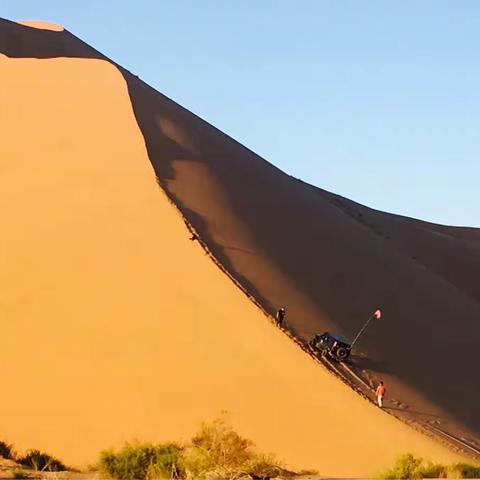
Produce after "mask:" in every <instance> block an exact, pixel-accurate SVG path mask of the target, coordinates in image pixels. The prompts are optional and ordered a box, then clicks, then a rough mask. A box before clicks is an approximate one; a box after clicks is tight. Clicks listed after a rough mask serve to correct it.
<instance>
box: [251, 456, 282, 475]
mask: <svg viewBox="0 0 480 480" xmlns="http://www.w3.org/2000/svg"><path fill="white" fill-rule="evenodd" d="M244 470H245V472H246V473H247V474H248V475H249V476H250V477H252V478H255V479H260V480H266V479H268V478H276V477H280V476H284V475H285V474H288V473H289V472H287V471H286V470H285V469H284V468H283V467H282V466H281V465H280V464H279V462H278V461H277V460H276V459H275V457H274V456H273V455H264V454H255V455H254V456H253V458H251V459H250V460H249V461H248V462H247V463H246V465H245V467H244Z"/></svg>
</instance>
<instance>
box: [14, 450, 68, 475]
mask: <svg viewBox="0 0 480 480" xmlns="http://www.w3.org/2000/svg"><path fill="white" fill-rule="evenodd" d="M16 461H17V462H18V463H20V464H21V465H23V466H25V467H28V468H33V469H34V470H39V471H48V472H60V471H64V470H67V467H66V466H65V465H64V464H63V463H62V462H61V461H60V460H58V459H57V458H55V457H52V456H51V455H49V454H48V453H44V452H41V451H40V450H28V451H27V453H26V454H25V455H23V456H20V457H18V458H17V459H16Z"/></svg>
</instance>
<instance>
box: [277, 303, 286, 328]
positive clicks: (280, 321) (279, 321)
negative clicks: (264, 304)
mask: <svg viewBox="0 0 480 480" xmlns="http://www.w3.org/2000/svg"><path fill="white" fill-rule="evenodd" d="M284 319H285V308H283V307H282V308H280V309H279V310H278V311H277V324H278V326H279V327H281V326H282V325H283V320H284Z"/></svg>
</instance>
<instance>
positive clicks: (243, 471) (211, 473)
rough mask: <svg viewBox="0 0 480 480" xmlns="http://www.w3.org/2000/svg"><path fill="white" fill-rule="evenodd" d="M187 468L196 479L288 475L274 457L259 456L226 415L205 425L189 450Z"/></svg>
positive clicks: (186, 459)
mask: <svg viewBox="0 0 480 480" xmlns="http://www.w3.org/2000/svg"><path fill="white" fill-rule="evenodd" d="M183 466H184V470H185V474H186V476H187V477H188V478H192V479H197V478H199V479H201V478H224V479H236V478H241V477H250V478H258V479H267V478H272V477H277V476H279V475H280V474H281V473H283V472H286V470H284V469H283V468H282V466H281V465H280V463H279V462H278V461H277V460H276V459H275V458H274V457H273V456H272V455H263V454H258V453H257V452H256V451H255V450H254V444H253V442H252V441H250V440H248V439H246V438H243V437H242V436H240V435H239V434H238V433H237V432H235V430H233V428H232V427H231V425H230V424H229V423H228V422H227V420H226V417H225V415H222V416H221V417H219V418H217V419H215V420H214V421H213V422H210V423H203V424H202V426H201V428H200V431H199V432H198V433H197V434H196V435H195V436H194V437H193V438H192V440H191V443H190V445H188V447H187V448H186V449H185V452H184V457H183Z"/></svg>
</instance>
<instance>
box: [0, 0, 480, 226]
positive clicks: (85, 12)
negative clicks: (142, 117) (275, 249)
mask: <svg viewBox="0 0 480 480" xmlns="http://www.w3.org/2000/svg"><path fill="white" fill-rule="evenodd" d="M0 16H2V17H6V18H9V19H12V20H17V19H42V20H48V21H52V22H57V23H61V24H63V25H64V26H65V27H66V28H67V29H68V30H70V31H71V32H73V33H74V34H76V35H77V36H79V37H80V38H82V39H83V40H84V41H86V42H87V43H89V44H91V45H92V46H94V47H95V48H96V49H98V50H100V51H102V52H103V53H105V54H106V55H107V56H109V57H110V58H112V59H113V60H115V61H117V62H118V63H120V64H122V65H123V66H124V67H126V68H127V69H129V70H130V71H132V72H134V73H136V74H137V75H139V76H140V77H141V78H142V79H143V80H145V81H146V82H147V83H149V84H150V85H152V86H153V87H155V88H156V89H157V90H159V91H161V92H162V93H164V94H165V95H167V96H169V97H171V98H173V99H174V100H176V101H177V102H179V103H180V104H182V105H183V106H185V107H186V108H188V109H189V110H192V111H193V112H195V113H196V114H198V115H200V116H201V117H202V118H204V119H205V120H207V121H209V122H210V123H213V124H214V125H215V126H216V127H218V128H219V129H220V130H222V131H224V132H226V133H228V134H229V135H231V136H232V137H234V138H235V139H237V140H238V141H240V142H241V143H243V144H244V145H246V146H247V147H249V148H250V149H252V150H254V151H255V152H257V153H258V154H260V155H261V156H263V157H264V158H266V159H267V160H268V161H270V162H271V163H273V164H275V165H277V166H278V167H280V168H281V169H282V170H284V171H286V172H287V173H289V174H291V175H293V176H295V177H298V178H301V179H302V180H305V181H307V182H309V183H312V184H314V185H317V186H319V187H322V188H325V189H327V190H330V191H333V192H335V193H338V194H340V195H344V196H346V197H349V198H351V199H353V200H356V201H358V202H360V203H363V204H365V205H368V206H371V207H374V208H378V209H381V210H386V211H390V212H395V213H400V214H403V215H408V216H413V217H417V218H423V219H426V220H430V221H434V222H439V223H445V224H451V225H469V226H477V227H480V195H479V184H480V159H479V155H480V2H479V1H477V0H475V1H466V0H448V1H443V0H431V1H430V0H402V1H396V2H394V1H388V0H383V1H374V0H350V1H349V0H329V1H326V0H296V1H295V0H289V1H282V0H277V1H274V0H176V1H175V0H169V1H167V0H135V1H133V0H129V1H126V0H125V1H120V0H115V1H114V0H103V1H102V0H96V1H93V0H83V1H74V0H0Z"/></svg>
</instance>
